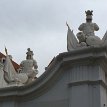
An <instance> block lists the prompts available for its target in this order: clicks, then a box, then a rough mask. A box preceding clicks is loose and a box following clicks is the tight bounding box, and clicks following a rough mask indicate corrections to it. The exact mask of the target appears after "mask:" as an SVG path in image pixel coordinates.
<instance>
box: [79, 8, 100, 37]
mask: <svg viewBox="0 0 107 107" xmlns="http://www.w3.org/2000/svg"><path fill="white" fill-rule="evenodd" d="M92 12H93V11H90V10H88V11H85V13H86V23H82V24H81V25H80V26H79V28H78V29H79V30H80V31H82V32H83V33H84V35H85V36H86V37H87V36H95V34H94V31H98V30H99V26H98V25H97V24H96V23H93V22H92V15H93V14H92Z"/></svg>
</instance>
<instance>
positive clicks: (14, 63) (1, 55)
mask: <svg viewBox="0 0 107 107" xmlns="http://www.w3.org/2000/svg"><path fill="white" fill-rule="evenodd" d="M3 57H4V58H5V57H6V56H5V55H4V54H3V53H1V52H0V59H1V58H3ZM12 64H13V66H14V68H15V70H17V69H18V68H19V67H20V65H19V64H17V63H16V62H15V61H13V60H12Z"/></svg>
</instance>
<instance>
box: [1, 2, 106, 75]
mask: <svg viewBox="0 0 107 107" xmlns="http://www.w3.org/2000/svg"><path fill="white" fill-rule="evenodd" d="M106 4H107V0H0V52H2V53H4V45H6V47H7V49H8V52H9V54H11V55H12V56H13V60H15V61H16V62H17V63H20V62H21V61H22V60H24V59H25V57H26V50H27V48H31V50H33V52H34V59H36V60H37V62H38V66H39V68H38V70H39V75H41V74H42V73H43V72H44V71H45V70H44V68H45V67H46V66H47V65H48V64H49V62H50V61H51V60H52V58H53V57H54V56H56V55H58V54H59V53H62V52H66V51H67V49H66V44H67V43H66V42H67V41H66V38H67V27H66V24H65V23H66V21H67V22H68V24H69V25H70V27H71V29H73V30H74V33H75V34H76V33H77V32H78V26H79V25H80V24H81V23H82V22H85V13H84V12H85V10H87V9H89V10H93V11H94V12H93V14H94V15H93V21H94V22H96V23H97V24H98V25H99V27H100V30H99V31H98V32H96V35H98V36H99V37H101V38H102V37H103V35H104V34H105V32H106V30H107V5H106Z"/></svg>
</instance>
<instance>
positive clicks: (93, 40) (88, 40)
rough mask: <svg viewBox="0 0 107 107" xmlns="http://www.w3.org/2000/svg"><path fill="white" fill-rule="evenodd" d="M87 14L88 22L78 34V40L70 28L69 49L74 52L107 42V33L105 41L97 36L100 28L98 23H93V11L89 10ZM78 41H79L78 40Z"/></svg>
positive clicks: (68, 35)
mask: <svg viewBox="0 0 107 107" xmlns="http://www.w3.org/2000/svg"><path fill="white" fill-rule="evenodd" d="M85 13H86V22H85V23H82V24H81V25H80V26H79V28H78V30H80V32H78V33H77V35H76V36H77V38H76V37H75V35H74V33H73V31H71V30H70V27H69V26H68V24H67V26H68V34H67V49H68V51H72V50H73V49H76V48H81V47H87V46H101V45H102V44H103V43H104V42H105V41H106V40H107V33H106V34H105V36H104V39H102V40H101V39H100V38H99V37H98V36H96V35H95V31H98V30H99V26H98V25H97V24H96V23H93V22H92V16H93V11H90V10H87V11H85ZM77 39H78V40H77Z"/></svg>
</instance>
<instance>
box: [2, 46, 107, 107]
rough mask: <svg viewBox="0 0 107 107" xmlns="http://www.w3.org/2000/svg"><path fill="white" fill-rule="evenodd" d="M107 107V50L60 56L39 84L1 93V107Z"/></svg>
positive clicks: (96, 48)
mask: <svg viewBox="0 0 107 107" xmlns="http://www.w3.org/2000/svg"><path fill="white" fill-rule="evenodd" d="M24 106H26V107H43V106H44V107H106V106H107V48H106V47H88V48H81V49H77V50H74V51H71V52H65V53H61V54H59V55H58V56H57V57H56V58H55V59H54V60H53V61H52V62H51V64H50V65H49V67H48V68H47V70H46V71H45V72H44V73H43V75H42V76H41V77H39V78H38V79H37V80H36V81H34V82H33V83H31V84H29V85H25V86H20V87H17V86H15V87H7V88H2V89H0V107H24Z"/></svg>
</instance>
